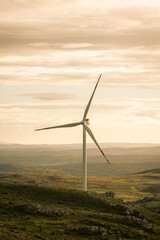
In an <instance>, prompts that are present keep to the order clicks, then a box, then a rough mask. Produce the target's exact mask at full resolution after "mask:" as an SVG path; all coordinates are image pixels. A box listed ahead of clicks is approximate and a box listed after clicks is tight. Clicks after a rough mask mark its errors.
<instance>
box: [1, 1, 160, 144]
mask: <svg viewBox="0 0 160 240" xmlns="http://www.w3.org/2000/svg"><path fill="white" fill-rule="evenodd" d="M100 73H102V78H101V80H100V83H99V86H98V88H97V91H96V93H95V97H94V99H93V102H92V105H91V108H90V111H89V114H88V117H89V118H90V123H91V125H90V128H91V129H92V131H93V133H94V135H95V137H96V138H97V140H98V142H140V143H143V142H145V143H160V0H134V1H133V0H123V1H122V0H99V1H98V0H67V1H66V0H5V1H1V3H0V142H5V143H22V144H23V143H25V144H61V143H80V142H82V127H81V126H78V127H75V128H68V129H55V130H48V131H42V132H35V131H34V129H36V128H42V127H48V126H54V125H59V124H65V123H71V122H74V121H75V122H77V121H80V120H81V119H82V117H83V112H84V109H85V107H86V105H87V103H88V100H89V98H90V95H91V93H92V91H93V88H94V86H95V83H96V81H97V79H98V77H99V75H100ZM88 142H92V140H91V139H90V138H89V137H88Z"/></svg>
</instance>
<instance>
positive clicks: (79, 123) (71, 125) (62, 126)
mask: <svg viewBox="0 0 160 240" xmlns="http://www.w3.org/2000/svg"><path fill="white" fill-rule="evenodd" d="M81 124H82V122H75V123H69V124H64V125H59V126H54V127H46V128H39V129H36V130H35V131H41V130H48V129H52V128H65V127H75V126H78V125H81Z"/></svg>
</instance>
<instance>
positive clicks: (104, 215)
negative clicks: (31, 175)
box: [0, 183, 160, 240]
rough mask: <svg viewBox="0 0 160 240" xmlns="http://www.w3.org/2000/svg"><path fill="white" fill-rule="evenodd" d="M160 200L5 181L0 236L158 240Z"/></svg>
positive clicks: (0, 187) (0, 189)
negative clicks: (127, 199)
mask: <svg viewBox="0 0 160 240" xmlns="http://www.w3.org/2000/svg"><path fill="white" fill-rule="evenodd" d="M159 200H160V199H159V198H158V197H152V198H145V199H143V200H141V201H137V202H133V203H128V204H127V203H124V202H123V201H122V200H120V199H119V200H118V199H115V198H114V194H113V193H111V192H110V193H106V194H100V193H95V192H82V191H80V190H72V189H62V188H56V187H54V188H47V187H40V186H31V185H20V184H7V183H1V184H0V239H5V240H14V239H16V240H18V239H20V240H23V239H33V240H34V239H35V240H36V239H44V240H47V239H48V240H51V239H63V240H64V239H67V240H68V239H70V240H71V239H72V240H73V239H87V240H88V239H96V240H97V239H107V240H118V239H119V240H120V239H134V240H135V239H139V240H140V239H147V240H151V239H153V240H159V236H160V227H159V226H160V201H159Z"/></svg>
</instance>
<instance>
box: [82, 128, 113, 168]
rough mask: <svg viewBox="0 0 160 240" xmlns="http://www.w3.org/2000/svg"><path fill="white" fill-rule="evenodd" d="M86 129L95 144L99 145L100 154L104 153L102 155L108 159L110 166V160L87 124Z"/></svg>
mask: <svg viewBox="0 0 160 240" xmlns="http://www.w3.org/2000/svg"><path fill="white" fill-rule="evenodd" d="M84 127H85V129H86V131H87V132H88V134H89V135H90V137H91V138H92V140H93V141H94V142H95V144H96V145H97V147H98V148H99V150H100V152H101V153H102V155H103V156H104V158H105V159H106V161H107V162H108V163H109V164H110V162H109V160H108V159H107V157H106V155H105V154H104V152H103V151H102V149H101V147H100V146H99V144H98V142H97V140H96V139H95V137H94V135H93V133H92V131H91V129H90V128H89V127H87V126H86V125H85V124H84Z"/></svg>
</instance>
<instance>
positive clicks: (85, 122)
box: [35, 74, 110, 191]
mask: <svg viewBox="0 0 160 240" xmlns="http://www.w3.org/2000/svg"><path fill="white" fill-rule="evenodd" d="M101 76H102V74H100V76H99V78H98V81H97V83H96V85H95V88H94V90H93V93H92V95H91V97H90V99H89V102H88V104H87V107H86V109H85V111H84V115H83V119H82V121H80V122H75V123H69V124H64V125H59V126H54V127H46V128H40V129H36V130H35V131H41V130H48V129H53V128H66V127H76V126H78V125H82V126H83V188H82V189H83V190H84V191H87V151H86V132H87V133H88V134H89V135H90V137H91V138H92V140H93V141H94V142H95V144H96V145H97V147H98V149H99V150H100V152H101V153H102V154H103V156H104V158H105V159H106V161H107V162H108V163H109V164H110V162H109V160H108V159H107V157H106V156H105V154H104V152H103V151H102V149H101V147H100V146H99V144H98V142H97V140H96V139H95V137H94V135H93V133H92V131H91V129H90V128H89V127H88V125H89V124H90V122H89V119H88V118H86V117H87V114H88V111H89V108H90V105H91V102H92V99H93V96H94V94H95V91H96V88H97V86H98V83H99V81H100V78H101Z"/></svg>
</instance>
